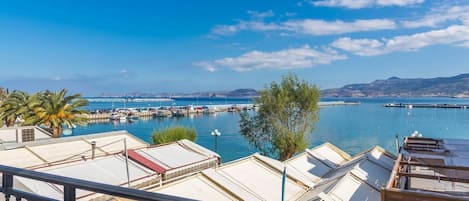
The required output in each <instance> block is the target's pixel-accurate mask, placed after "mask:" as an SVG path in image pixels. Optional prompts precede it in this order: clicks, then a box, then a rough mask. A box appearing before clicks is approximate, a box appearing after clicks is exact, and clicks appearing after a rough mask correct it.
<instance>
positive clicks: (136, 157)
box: [127, 149, 166, 174]
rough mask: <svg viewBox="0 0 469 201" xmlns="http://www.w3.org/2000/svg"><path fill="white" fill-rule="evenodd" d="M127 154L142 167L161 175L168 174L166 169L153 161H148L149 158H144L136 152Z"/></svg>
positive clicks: (130, 151) (131, 151)
mask: <svg viewBox="0 0 469 201" xmlns="http://www.w3.org/2000/svg"><path fill="white" fill-rule="evenodd" d="M127 154H129V158H131V159H132V160H134V161H136V162H138V163H140V164H141V165H143V166H145V167H147V168H149V169H151V170H153V171H155V172H158V173H160V174H164V173H165V172H166V169H164V168H163V167H161V166H159V165H158V164H156V163H153V162H152V161H150V160H148V159H147V158H145V157H143V156H142V155H140V154H138V153H137V152H136V151H135V150H132V149H130V150H127Z"/></svg>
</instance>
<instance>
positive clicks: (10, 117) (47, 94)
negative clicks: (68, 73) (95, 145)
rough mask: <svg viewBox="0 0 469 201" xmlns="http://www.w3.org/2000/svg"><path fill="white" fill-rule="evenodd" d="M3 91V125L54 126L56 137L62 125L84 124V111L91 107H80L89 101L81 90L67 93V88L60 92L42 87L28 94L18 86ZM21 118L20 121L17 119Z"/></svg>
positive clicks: (0, 115) (0, 121)
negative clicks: (40, 89)
mask: <svg viewBox="0 0 469 201" xmlns="http://www.w3.org/2000/svg"><path fill="white" fill-rule="evenodd" d="M1 91H3V92H2V93H0V101H1V102H0V126H3V125H6V126H7V127H11V126H14V125H15V124H16V123H18V124H19V125H21V126H39V125H43V126H46V127H48V128H50V129H51V130H52V134H53V137H60V135H61V133H62V130H63V126H64V125H65V126H68V127H73V126H74V125H75V124H79V125H83V124H85V123H86V122H87V119H86V117H85V116H83V114H87V113H88V111H86V110H82V109H80V108H82V107H84V106H86V105H88V101H87V100H86V99H84V98H83V97H82V96H81V95H80V94H73V95H70V96H67V95H66V94H67V90H66V89H62V90H61V91H58V92H51V91H48V90H46V91H42V92H37V93H35V94H32V95H30V94H28V93H26V92H23V91H18V90H15V91H13V92H11V93H6V92H5V91H4V90H1ZM18 120H21V121H18Z"/></svg>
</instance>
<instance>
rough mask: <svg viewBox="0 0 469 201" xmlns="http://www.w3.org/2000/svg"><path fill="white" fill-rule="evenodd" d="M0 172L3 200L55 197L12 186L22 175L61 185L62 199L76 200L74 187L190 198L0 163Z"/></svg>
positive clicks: (152, 200)
mask: <svg viewBox="0 0 469 201" xmlns="http://www.w3.org/2000/svg"><path fill="white" fill-rule="evenodd" d="M0 172H1V173H2V186H1V187H0V192H2V193H3V194H4V195H5V200H7V201H8V200H10V198H13V197H14V198H15V199H16V200H22V199H26V200H34V201H52V200H56V199H52V198H48V197H44V196H41V195H38V194H34V193H29V192H25V191H21V190H19V189H15V188H13V177H14V176H18V177H24V178H28V179H32V180H36V181H43V182H47V183H52V184H57V185H61V186H63V192H64V195H63V200H64V201H74V200H76V189H81V190H87V191H92V192H96V193H101V194H105V195H110V196H114V197H119V198H127V199H131V200H145V201H156V200H175V201H176V200H190V199H187V198H181V197H176V196H170V195H164V194H159V193H152V192H148V191H142V190H137V189H131V188H124V187H120V186H113V185H109V184H102V183H96V182H91V181H86V180H81V179H74V178H69V177H63V176H58V175H53V174H47V173H42V172H36V171H31V170H25V169H21V168H15V167H9V166H4V165H0Z"/></svg>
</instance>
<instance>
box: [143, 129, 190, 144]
mask: <svg viewBox="0 0 469 201" xmlns="http://www.w3.org/2000/svg"><path fill="white" fill-rule="evenodd" d="M182 139H188V140H191V141H195V139H197V131H196V130H195V128H192V129H189V128H185V127H182V126H174V127H170V128H167V129H165V130H160V131H155V132H153V134H152V136H151V140H152V142H153V144H163V143H169V142H175V141H178V140H182Z"/></svg>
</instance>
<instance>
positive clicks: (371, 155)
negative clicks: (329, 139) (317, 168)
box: [304, 147, 395, 201]
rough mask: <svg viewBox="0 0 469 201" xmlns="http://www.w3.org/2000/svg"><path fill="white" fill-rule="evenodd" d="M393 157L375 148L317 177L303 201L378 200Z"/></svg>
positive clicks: (389, 172)
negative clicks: (318, 178)
mask: <svg viewBox="0 0 469 201" xmlns="http://www.w3.org/2000/svg"><path fill="white" fill-rule="evenodd" d="M394 158H395V157H394V156H393V155H392V154H390V153H388V152H386V151H385V150H384V149H382V148H380V147H375V148H373V149H370V150H368V151H365V152H363V153H361V154H358V155H357V156H355V157H353V158H352V159H350V160H349V161H348V162H346V163H343V164H342V165H340V166H339V167H337V168H336V169H334V170H332V171H330V172H329V173H327V174H325V175H324V176H322V177H321V178H320V180H319V181H318V182H317V183H316V186H315V188H314V189H312V191H310V192H308V193H307V195H306V196H305V197H304V198H305V200H326V201H346V200H351V201H362V200H369V201H373V200H376V201H379V200H381V196H380V191H381V187H384V186H385V185H386V183H387V181H388V179H389V177H390V174H391V171H392V167H393V160H394Z"/></svg>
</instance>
